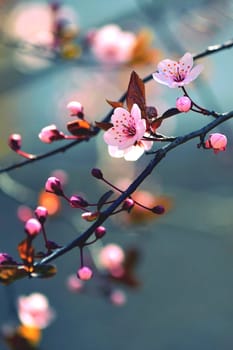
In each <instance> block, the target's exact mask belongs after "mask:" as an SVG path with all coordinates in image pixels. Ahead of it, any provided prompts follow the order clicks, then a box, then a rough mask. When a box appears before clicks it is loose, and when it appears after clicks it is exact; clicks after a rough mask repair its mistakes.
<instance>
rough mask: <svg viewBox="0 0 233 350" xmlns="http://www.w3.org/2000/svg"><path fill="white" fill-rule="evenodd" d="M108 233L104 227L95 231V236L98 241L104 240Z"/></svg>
mask: <svg viewBox="0 0 233 350" xmlns="http://www.w3.org/2000/svg"><path fill="white" fill-rule="evenodd" d="M105 233H106V228H105V227H104V226H98V227H97V228H96V229H95V236H96V238H97V239H100V238H102V237H103V236H104V235H105Z"/></svg>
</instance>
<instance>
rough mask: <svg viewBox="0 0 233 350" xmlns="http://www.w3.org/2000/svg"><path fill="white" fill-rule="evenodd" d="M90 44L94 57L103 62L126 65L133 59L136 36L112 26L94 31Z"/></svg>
mask: <svg viewBox="0 0 233 350" xmlns="http://www.w3.org/2000/svg"><path fill="white" fill-rule="evenodd" d="M90 43H91V46H92V51H93V53H94V55H95V56H96V58H97V59H98V60H100V61H101V62H104V63H112V64H116V63H126V62H129V61H130V60H131V58H132V55H133V50H134V47H135V44H136V35H135V34H133V33H131V32H126V31H123V30H122V29H121V28H120V27H119V26H117V25H114V24H110V25H106V26H104V27H102V28H100V29H99V30H96V31H95V32H93V31H92V35H91V40H90Z"/></svg>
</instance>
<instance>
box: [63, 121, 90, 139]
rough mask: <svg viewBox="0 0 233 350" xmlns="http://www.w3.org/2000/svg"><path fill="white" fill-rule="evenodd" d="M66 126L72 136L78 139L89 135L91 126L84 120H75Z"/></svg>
mask: <svg viewBox="0 0 233 350" xmlns="http://www.w3.org/2000/svg"><path fill="white" fill-rule="evenodd" d="M66 126H67V129H68V130H69V132H70V133H71V134H72V135H75V136H80V137H83V136H88V135H91V125H90V123H88V122H87V121H86V120H82V119H76V120H74V121H71V122H69V123H67V125H66Z"/></svg>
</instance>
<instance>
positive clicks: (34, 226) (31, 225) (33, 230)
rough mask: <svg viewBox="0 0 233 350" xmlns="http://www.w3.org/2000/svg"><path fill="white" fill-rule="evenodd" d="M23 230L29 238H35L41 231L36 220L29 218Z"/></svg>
mask: <svg viewBox="0 0 233 350" xmlns="http://www.w3.org/2000/svg"><path fill="white" fill-rule="evenodd" d="M24 230H25V232H26V233H27V234H28V235H29V236H32V237H33V236H36V235H38V233H39V232H40V230H41V224H40V222H39V221H38V220H37V219H34V218H31V219H29V220H28V221H26V223H25V226H24Z"/></svg>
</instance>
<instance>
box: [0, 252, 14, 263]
mask: <svg viewBox="0 0 233 350" xmlns="http://www.w3.org/2000/svg"><path fill="white" fill-rule="evenodd" d="M12 264H13V265H16V261H14V260H13V258H12V257H11V256H10V255H9V254H8V253H0V265H12Z"/></svg>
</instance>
